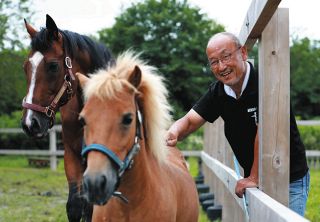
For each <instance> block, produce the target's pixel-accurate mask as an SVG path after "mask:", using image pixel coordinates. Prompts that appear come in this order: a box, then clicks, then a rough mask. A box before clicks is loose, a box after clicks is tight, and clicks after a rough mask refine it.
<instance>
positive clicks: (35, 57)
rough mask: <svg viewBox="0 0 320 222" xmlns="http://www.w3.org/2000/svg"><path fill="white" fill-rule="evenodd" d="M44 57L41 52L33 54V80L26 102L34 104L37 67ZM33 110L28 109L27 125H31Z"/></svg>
mask: <svg viewBox="0 0 320 222" xmlns="http://www.w3.org/2000/svg"><path fill="white" fill-rule="evenodd" d="M42 59H43V55H42V54H41V52H38V51H37V52H35V53H34V54H33V56H32V57H31V58H30V59H29V61H30V63H31V66H32V74H31V82H30V86H29V90H28V94H27V96H26V102H27V103H30V104H32V98H33V91H34V87H35V85H36V73H37V68H38V65H39V64H40V62H41V61H42ZM32 112H33V111H32V110H30V109H28V110H27V117H26V124H27V126H31V115H32Z"/></svg>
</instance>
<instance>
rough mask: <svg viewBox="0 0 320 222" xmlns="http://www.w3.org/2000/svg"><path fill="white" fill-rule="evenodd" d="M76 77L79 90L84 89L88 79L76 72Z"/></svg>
mask: <svg viewBox="0 0 320 222" xmlns="http://www.w3.org/2000/svg"><path fill="white" fill-rule="evenodd" d="M76 76H77V77H78V79H79V82H80V86H81V88H83V87H85V85H86V84H87V82H88V80H89V78H88V77H87V76H85V75H84V74H82V73H80V72H77V73H76Z"/></svg>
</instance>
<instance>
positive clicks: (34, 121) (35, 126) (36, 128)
mask: <svg viewBox="0 0 320 222" xmlns="http://www.w3.org/2000/svg"><path fill="white" fill-rule="evenodd" d="M30 128H31V129H33V131H35V132H38V131H40V123H39V122H38V120H37V119H36V118H34V117H33V118H32V120H31V127H30Z"/></svg>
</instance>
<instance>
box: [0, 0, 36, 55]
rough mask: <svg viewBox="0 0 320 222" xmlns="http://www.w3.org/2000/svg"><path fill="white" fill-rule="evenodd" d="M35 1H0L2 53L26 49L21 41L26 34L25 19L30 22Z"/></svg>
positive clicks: (0, 42) (0, 49) (0, 41)
mask: <svg viewBox="0 0 320 222" xmlns="http://www.w3.org/2000/svg"><path fill="white" fill-rule="evenodd" d="M32 1H33V0H13V1H12V0H1V1H0V51H2V50H3V49H22V48H24V45H23V42H21V39H24V37H25V36H26V33H22V32H20V30H22V28H24V22H23V19H24V18H26V19H27V20H30V18H31V16H32V12H31V10H30V9H32V7H31V5H32V3H33V2H32Z"/></svg>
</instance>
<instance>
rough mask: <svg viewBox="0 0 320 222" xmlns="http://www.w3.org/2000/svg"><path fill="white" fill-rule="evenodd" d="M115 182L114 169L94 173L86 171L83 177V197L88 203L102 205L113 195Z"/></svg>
mask: <svg viewBox="0 0 320 222" xmlns="http://www.w3.org/2000/svg"><path fill="white" fill-rule="evenodd" d="M117 184H118V176H117V171H116V170H115V169H109V170H108V171H105V172H95V173H91V172H90V171H89V172H88V171H86V172H85V174H84V177H83V197H84V198H85V199H86V200H87V202H89V203H93V204H97V205H104V204H106V203H107V202H108V200H109V199H110V198H111V197H112V196H113V193H114V191H115V190H116V188H117Z"/></svg>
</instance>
